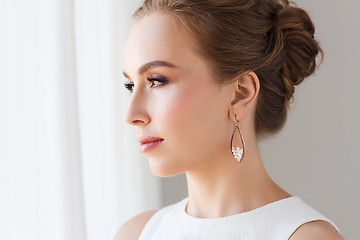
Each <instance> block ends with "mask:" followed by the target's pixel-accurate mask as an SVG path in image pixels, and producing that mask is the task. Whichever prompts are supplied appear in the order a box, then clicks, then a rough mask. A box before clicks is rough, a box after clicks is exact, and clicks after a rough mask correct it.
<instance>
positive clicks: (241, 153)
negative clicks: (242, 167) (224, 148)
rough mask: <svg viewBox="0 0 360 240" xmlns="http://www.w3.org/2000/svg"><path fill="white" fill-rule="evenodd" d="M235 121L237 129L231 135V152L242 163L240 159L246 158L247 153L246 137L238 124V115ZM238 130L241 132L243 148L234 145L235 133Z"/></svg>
mask: <svg viewBox="0 0 360 240" xmlns="http://www.w3.org/2000/svg"><path fill="white" fill-rule="evenodd" d="M234 122H235V129H234V132H233V134H232V136H231V152H232V154H233V156H234V157H235V159H236V160H237V161H238V162H239V163H240V161H241V160H242V159H243V158H244V155H245V144H244V139H243V137H242V135H241V132H240V129H239V126H238V122H237V121H236V116H235V118H234ZM236 130H237V131H238V132H239V135H240V139H241V144H242V148H240V147H237V148H236V149H235V147H234V146H233V139H234V134H235V131H236Z"/></svg>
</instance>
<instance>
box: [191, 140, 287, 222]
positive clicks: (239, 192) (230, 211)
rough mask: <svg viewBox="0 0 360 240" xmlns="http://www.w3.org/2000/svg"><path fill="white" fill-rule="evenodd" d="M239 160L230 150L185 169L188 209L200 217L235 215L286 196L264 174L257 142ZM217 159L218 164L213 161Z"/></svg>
mask: <svg viewBox="0 0 360 240" xmlns="http://www.w3.org/2000/svg"><path fill="white" fill-rule="evenodd" d="M249 145H250V146H252V147H250V148H247V152H246V156H245V157H244V159H243V160H242V161H241V162H240V163H238V162H237V161H236V160H235V158H234V157H232V155H231V153H229V155H227V156H228V157H226V158H224V159H221V161H220V160H219V161H212V163H213V164H209V165H207V166H206V167H205V168H206V169H204V168H202V169H198V170H193V171H188V172H186V177H187V183H188V192H189V202H188V205H187V213H188V214H189V215H191V216H194V217H199V218H215V217H224V216H229V215H234V214H238V213H242V212H246V211H250V210H252V209H255V208H258V207H260V206H263V205H265V204H268V203H271V202H274V201H277V200H280V199H282V198H286V197H289V196H290V195H289V194H288V193H287V192H285V191H284V190H282V189H281V188H280V187H279V186H277V185H276V184H275V183H274V182H273V181H272V180H271V178H270V177H269V175H268V174H267V172H266V170H265V168H264V165H263V163H262V160H261V157H260V153H259V151H258V147H257V143H256V142H255V144H254V143H252V144H248V146H249ZM216 163H217V164H216Z"/></svg>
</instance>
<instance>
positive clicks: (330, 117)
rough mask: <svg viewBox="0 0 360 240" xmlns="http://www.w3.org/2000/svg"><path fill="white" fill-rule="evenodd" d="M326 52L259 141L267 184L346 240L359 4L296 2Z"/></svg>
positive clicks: (357, 181)
mask: <svg viewBox="0 0 360 240" xmlns="http://www.w3.org/2000/svg"><path fill="white" fill-rule="evenodd" d="M295 2H296V3H297V4H298V6H299V7H303V8H305V9H306V10H307V11H308V12H309V14H310V16H311V17H312V19H313V21H314V24H315V27H316V36H317V38H318V39H319V41H320V44H321V46H322V48H323V50H324V52H325V59H324V62H323V64H322V65H321V67H320V68H319V70H318V71H317V74H316V75H315V76H312V77H311V78H308V79H306V80H305V82H304V83H303V84H302V85H300V86H299V87H297V89H296V95H295V102H294V104H293V105H292V111H291V113H290V114H289V119H288V122H287V125H286V126H285V128H284V129H283V131H282V132H280V133H279V134H277V135H274V136H273V137H271V138H268V139H266V140H263V141H261V143H260V147H261V152H262V157H263V159H264V163H265V165H266V167H267V169H268V171H269V173H270V175H271V176H272V177H273V179H274V180H275V181H276V182H277V183H278V184H279V185H280V186H282V187H283V188H285V189H286V190H287V191H289V192H290V193H291V194H293V195H297V196H300V197H301V198H303V199H304V200H305V201H306V202H307V203H309V204H310V205H312V206H313V207H314V208H316V209H317V210H319V211H320V212H322V213H323V214H324V215H325V216H327V217H328V218H330V219H331V220H333V221H334V222H335V223H336V224H337V225H338V227H339V228H340V230H341V231H342V233H343V235H344V237H345V238H346V239H349V240H351V239H358V238H359V237H358V236H359V234H358V229H359V227H360V220H359V216H360V206H359V204H360V126H359V125H360V77H359V69H360V30H359V29H360V14H359V10H360V2H359V1H356V0H347V1H335V0H316V1H312V0H298V1H295ZM162 186H163V199H164V202H163V204H164V205H167V204H169V203H172V202H175V201H178V200H179V199H182V198H183V197H185V196H186V195H187V189H186V179H185V175H184V174H182V175H180V176H176V177H172V178H167V179H162Z"/></svg>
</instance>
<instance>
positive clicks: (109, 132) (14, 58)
mask: <svg viewBox="0 0 360 240" xmlns="http://www.w3.org/2000/svg"><path fill="white" fill-rule="evenodd" d="M139 2H140V1H125V0H118V1H116V0H86V1H85V0H1V1H0V30H1V32H0V34H1V37H0V110H1V113H0V114H1V117H0V239H8V240H12V239H16V240H18V239H24V240H25V239H26V240H35V239H36V240H42V239H44V240H45V239H46V240H48V239H66V240H72V239H74V240H75V239H76V240H81V239H94V240H95V239H97V240H98V239H112V238H113V237H114V235H115V233H116V231H117V229H118V228H119V227H120V225H121V224H122V223H124V221H126V220H127V219H128V218H129V217H131V216H133V215H135V214H137V213H139V212H141V211H144V210H147V209H153V208H159V207H160V205H161V202H160V195H161V194H160V180H159V179H157V178H156V177H155V176H153V175H152V174H151V172H150V170H149V167H148V165H147V161H146V158H144V157H143V156H142V155H140V154H139V152H138V149H137V142H136V138H135V137H136V130H135V129H134V127H132V126H127V125H126V124H125V123H124V120H123V115H124V113H125V110H126V107H127V99H128V97H129V94H128V93H127V92H126V91H125V90H124V89H123V86H122V85H123V79H122V74H121V72H122V52H123V47H124V44H125V39H126V35H127V33H128V32H129V30H130V28H131V24H132V20H131V14H132V12H133V11H134V10H135V9H136V7H137V6H138V5H139Z"/></svg>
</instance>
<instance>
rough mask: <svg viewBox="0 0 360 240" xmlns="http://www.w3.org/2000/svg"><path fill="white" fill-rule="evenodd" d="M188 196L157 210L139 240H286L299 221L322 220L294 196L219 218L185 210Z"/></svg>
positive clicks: (322, 218)
mask: <svg viewBox="0 0 360 240" xmlns="http://www.w3.org/2000/svg"><path fill="white" fill-rule="evenodd" d="M188 198H189V197H186V198H185V199H183V200H181V201H180V202H178V203H175V204H172V205H169V206H167V207H164V208H162V209H160V210H159V211H157V212H156V213H155V214H154V215H153V216H152V217H151V218H150V219H149V221H148V222H147V223H146V225H145V226H144V228H143V230H142V232H141V234H140V237H139V239H140V240H180V239H181V240H212V239H217V240H218V239H221V240H235V239H236V240H239V239H240V240H287V239H289V238H290V236H291V235H292V234H293V233H294V232H295V231H296V229H297V228H299V227H300V226H301V225H302V224H304V223H307V222H311V221H315V220H324V221H327V222H330V223H331V224H332V225H333V226H334V227H335V228H336V229H337V230H338V228H337V227H336V226H335V224H334V223H332V222H331V221H330V220H329V219H327V218H326V217H324V216H323V215H322V214H321V213H319V212H318V211H316V210H315V209H313V208H312V207H310V206H309V205H307V204H306V203H305V202H303V201H302V200H301V199H300V198H298V197H294V196H293V197H289V198H285V199H281V200H279V201H275V202H273V203H270V204H267V205H265V206H262V207H259V208H256V209H254V210H251V211H248V212H244V213H240V214H235V215H231V216H226V217H220V218H196V217H192V216H190V215H188V214H187V213H186V212H185V207H186V205H187V202H188Z"/></svg>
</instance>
